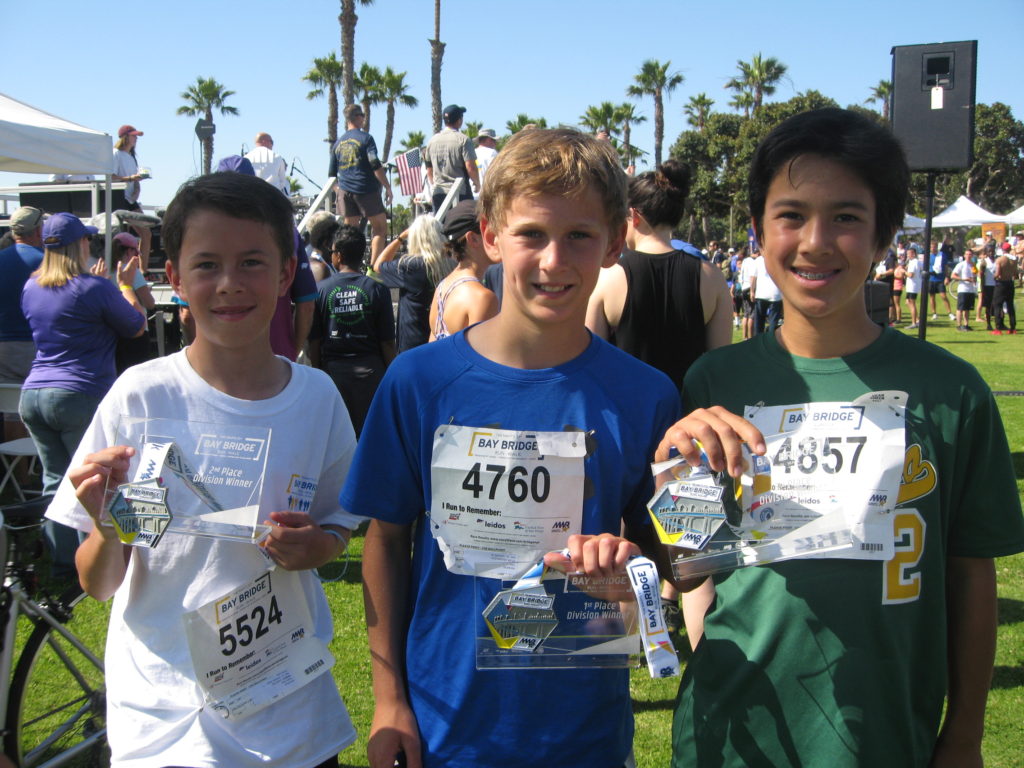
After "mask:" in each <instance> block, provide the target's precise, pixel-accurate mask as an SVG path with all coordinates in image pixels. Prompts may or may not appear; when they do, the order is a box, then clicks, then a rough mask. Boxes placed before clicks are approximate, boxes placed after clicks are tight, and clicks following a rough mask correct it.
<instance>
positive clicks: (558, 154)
mask: <svg viewBox="0 0 1024 768" xmlns="http://www.w3.org/2000/svg"><path fill="white" fill-rule="evenodd" d="M588 189H593V190H594V191H595V192H597V194H598V196H599V197H600V198H601V206H602V208H603V209H604V213H605V217H606V218H607V220H608V226H609V227H610V228H611V229H612V231H617V230H618V228H619V227H620V226H621V225H622V222H623V221H625V220H626V214H627V205H626V201H627V199H628V198H627V193H626V174H625V173H624V172H623V170H622V167H621V165H620V164H619V158H618V155H617V154H616V152H615V149H614V148H613V147H612V145H611V144H610V143H609V142H607V141H601V140H599V139H596V138H594V137H593V136H590V135H588V134H585V133H580V132H579V131H575V130H572V129H569V128H553V129H542V128H535V129H532V130H529V131H525V130H524V131H519V132H518V133H516V134H515V135H514V136H512V138H511V139H509V141H508V143H507V144H506V145H505V147H504V149H502V151H501V152H499V153H498V156H497V157H496V158H494V161H493V162H492V163H491V165H490V166H489V167H488V169H487V183H486V184H485V185H484V188H483V192H482V193H481V195H480V203H479V206H478V211H479V216H480V218H483V219H487V221H488V222H490V224H491V225H492V228H493V227H497V228H498V229H501V228H502V227H504V226H505V214H506V212H507V211H508V210H509V208H510V207H511V205H512V200H513V199H514V198H516V197H519V196H525V197H537V196H540V195H560V196H564V197H579V196H580V195H583V194H585V193H586V191H587V190H588Z"/></svg>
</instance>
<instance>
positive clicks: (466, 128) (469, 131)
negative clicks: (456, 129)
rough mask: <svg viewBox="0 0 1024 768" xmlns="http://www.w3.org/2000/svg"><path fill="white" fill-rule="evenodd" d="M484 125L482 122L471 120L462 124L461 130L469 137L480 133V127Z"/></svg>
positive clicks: (474, 136)
mask: <svg viewBox="0 0 1024 768" xmlns="http://www.w3.org/2000/svg"><path fill="white" fill-rule="evenodd" d="M483 127H484V124H483V122H477V121H475V120H472V121H470V122H468V123H466V124H465V125H463V126H462V132H463V133H464V134H466V136H468V137H469V138H471V139H475V138H476V137H477V136H479V135H480V129H481V128H483Z"/></svg>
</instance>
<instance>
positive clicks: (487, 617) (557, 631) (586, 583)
mask: <svg viewBox="0 0 1024 768" xmlns="http://www.w3.org/2000/svg"><path fill="white" fill-rule="evenodd" d="M494 567H496V566H493V565H489V566H483V567H481V568H480V572H481V573H484V572H487V571H489V570H491V569H493V568H494ZM523 570H524V571H525V573H524V575H523V576H522V577H521V578H519V579H518V580H501V579H491V578H486V577H483V576H477V577H475V578H474V587H475V594H476V600H475V603H476V610H475V615H476V617H477V620H476V667H477V669H481V670H486V669H516V668H528V669H545V668H548V669H551V668H595V667H606V668H610V667H631V666H637V665H639V664H640V662H641V661H642V659H643V657H644V653H643V648H642V646H641V637H640V633H639V627H638V606H637V602H636V600H635V599H634V596H633V592H632V590H631V588H630V586H629V583H628V578H627V577H625V576H623V577H621V578H619V579H613V580H606V581H613V582H614V583H602V584H597V583H596V581H595V580H592V579H588V578H587V577H585V576H582V575H575V574H565V573H561V572H559V571H557V570H553V569H550V568H546V567H545V566H543V565H542V564H539V563H538V564H536V565H533V566H532V567H530V566H524V568H523ZM658 609H659V611H660V603H659V606H658Z"/></svg>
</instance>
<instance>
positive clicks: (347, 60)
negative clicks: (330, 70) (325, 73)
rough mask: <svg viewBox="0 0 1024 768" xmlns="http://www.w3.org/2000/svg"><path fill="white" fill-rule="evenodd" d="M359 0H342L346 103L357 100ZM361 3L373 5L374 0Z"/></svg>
mask: <svg viewBox="0 0 1024 768" xmlns="http://www.w3.org/2000/svg"><path fill="white" fill-rule="evenodd" d="M356 1H357V0H341V13H339V14H338V24H340V25H341V65H342V68H343V70H344V75H343V77H342V87H341V93H342V96H343V97H344V99H345V103H346V104H355V103H356V101H355V99H356V86H355V80H356V22H357V21H359V17H358V16H356ZM358 2H359V5H373V0H358Z"/></svg>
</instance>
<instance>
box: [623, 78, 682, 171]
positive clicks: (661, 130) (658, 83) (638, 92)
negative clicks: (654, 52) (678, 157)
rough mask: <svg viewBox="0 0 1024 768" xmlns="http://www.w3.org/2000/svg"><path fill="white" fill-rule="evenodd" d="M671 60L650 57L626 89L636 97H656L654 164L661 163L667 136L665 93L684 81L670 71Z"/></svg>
mask: <svg viewBox="0 0 1024 768" xmlns="http://www.w3.org/2000/svg"><path fill="white" fill-rule="evenodd" d="M671 65H672V62H671V61H666V62H665V63H664V64H662V63H661V62H660V61H657V60H655V59H648V60H647V61H645V62H644V63H643V64H641V65H640V71H639V72H638V73H637V74H636V75H634V76H633V85H631V86H629V87H628V88H627V89H626V94H627V95H628V96H632V97H633V98H634V99H639V98H642V97H644V96H653V97H654V164H655V165H656V166H658V165H661V142H662V140H663V139H664V138H665V106H664V103H663V99H664V96H665V94H669V93H672V91H674V90H675V89H676V86H678V85H680V84H681V83H682V82H683V76H682V75H681V74H679V73H678V72H672V73H669V71H668V68H669V67H670V66H671Z"/></svg>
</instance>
